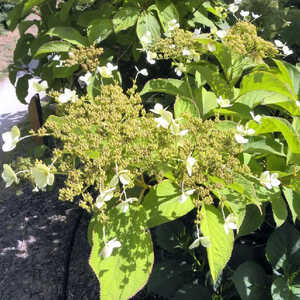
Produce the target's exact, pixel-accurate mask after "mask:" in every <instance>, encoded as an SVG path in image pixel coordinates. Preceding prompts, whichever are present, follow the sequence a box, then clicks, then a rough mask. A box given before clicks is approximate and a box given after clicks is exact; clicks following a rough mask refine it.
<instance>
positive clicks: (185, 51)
mask: <svg viewBox="0 0 300 300" xmlns="http://www.w3.org/2000/svg"><path fill="white" fill-rule="evenodd" d="M182 55H183V56H189V55H191V51H190V50H189V49H183V50H182Z"/></svg>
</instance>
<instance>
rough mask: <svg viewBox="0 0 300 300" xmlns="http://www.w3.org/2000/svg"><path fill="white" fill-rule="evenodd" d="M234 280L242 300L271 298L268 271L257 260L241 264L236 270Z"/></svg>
mask: <svg viewBox="0 0 300 300" xmlns="http://www.w3.org/2000/svg"><path fill="white" fill-rule="evenodd" d="M232 281H233V283H234V286H235V288H236V289H237V291H238V293H239V295H240V297H241V299H242V300H262V299H269V297H268V296H269V295H268V292H267V276H266V273H265V271H264V269H263V268H262V267H261V266H260V265H258V264H256V263H255V262H252V261H247V262H245V263H243V264H241V265H240V266H239V267H238V268H237V269H236V271H235V272H234V274H233V276H232Z"/></svg>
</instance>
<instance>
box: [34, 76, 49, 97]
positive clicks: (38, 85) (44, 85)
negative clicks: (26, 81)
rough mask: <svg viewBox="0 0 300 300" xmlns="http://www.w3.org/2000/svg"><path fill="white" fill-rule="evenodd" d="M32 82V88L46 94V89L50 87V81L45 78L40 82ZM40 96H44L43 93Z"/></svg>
mask: <svg viewBox="0 0 300 300" xmlns="http://www.w3.org/2000/svg"><path fill="white" fill-rule="evenodd" d="M31 84H32V88H33V89H34V90H35V92H36V93H43V94H46V93H45V91H46V90H47V88H48V82H47V81H46V80H43V81H42V82H40V83H38V82H36V81H32V82H31ZM40 97H41V98H42V97H43V95H40Z"/></svg>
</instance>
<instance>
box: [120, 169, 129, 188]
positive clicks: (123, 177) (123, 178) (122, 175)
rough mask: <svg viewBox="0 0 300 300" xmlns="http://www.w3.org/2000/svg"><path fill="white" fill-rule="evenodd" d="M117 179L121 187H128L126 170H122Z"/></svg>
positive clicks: (127, 172)
mask: <svg viewBox="0 0 300 300" xmlns="http://www.w3.org/2000/svg"><path fill="white" fill-rule="evenodd" d="M119 179H120V181H121V183H122V184H123V185H128V184H130V182H131V179H130V176H129V171H128V170H122V171H120V172H119Z"/></svg>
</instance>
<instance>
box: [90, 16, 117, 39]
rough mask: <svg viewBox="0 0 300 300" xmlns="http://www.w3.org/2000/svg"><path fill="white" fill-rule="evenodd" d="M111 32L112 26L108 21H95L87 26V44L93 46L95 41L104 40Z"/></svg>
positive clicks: (100, 19)
mask: <svg viewBox="0 0 300 300" xmlns="http://www.w3.org/2000/svg"><path fill="white" fill-rule="evenodd" d="M112 32H113V25H112V22H111V20H110V19H103V18H99V19H95V20H93V21H92V22H91V23H89V25H88V30H87V35H88V39H89V42H90V43H91V44H93V43H94V42H95V41H96V40H98V39H99V41H103V40H105V39H106V38H107V37H108V36H109V35H110V34H111V33H112Z"/></svg>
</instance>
